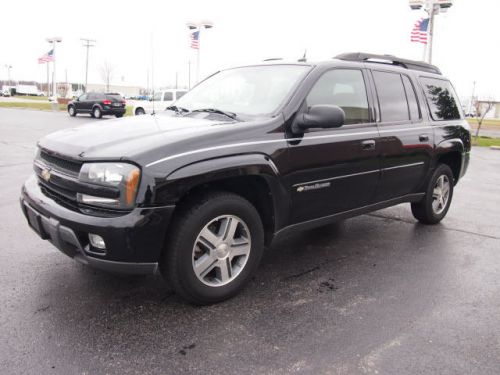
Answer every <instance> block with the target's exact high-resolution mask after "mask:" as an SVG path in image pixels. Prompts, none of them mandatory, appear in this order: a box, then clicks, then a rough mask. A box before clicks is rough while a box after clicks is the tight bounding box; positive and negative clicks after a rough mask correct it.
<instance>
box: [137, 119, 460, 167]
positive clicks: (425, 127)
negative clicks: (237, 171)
mask: <svg viewBox="0 0 500 375" xmlns="http://www.w3.org/2000/svg"><path fill="white" fill-rule="evenodd" d="M443 126H445V125H439V126H434V127H443ZM446 126H450V125H446ZM432 128H433V127H431V126H419V127H408V128H398V129H385V130H384V129H381V130H379V129H377V130H373V131H368V132H355V133H341V134H328V135H317V136H310V137H301V138H282V139H271V140H263V141H254V142H241V143H232V144H228V145H221V146H213V147H207V148H200V149H198V150H193V151H187V152H181V153H180V154H174V155H170V156H167V157H164V158H162V159H158V160H156V161H153V162H151V163H149V164H146V168H148V167H151V166H153V165H156V164H159V163H162V162H164V161H167V160H172V159H176V158H180V157H182V156H188V155H193V154H198V153H200V152H206V151H214V150H223V149H226V148H233V147H242V146H251V145H259V144H268V143H279V142H294V141H301V140H309V139H311V140H312V139H324V138H340V137H350V136H355V135H363V134H380V133H393V132H402V131H414V130H421V129H430V130H432Z"/></svg>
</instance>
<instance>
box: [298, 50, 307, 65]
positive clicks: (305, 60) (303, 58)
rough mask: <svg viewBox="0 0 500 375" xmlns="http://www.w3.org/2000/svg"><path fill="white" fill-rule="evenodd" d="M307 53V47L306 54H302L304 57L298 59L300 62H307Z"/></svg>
mask: <svg viewBox="0 0 500 375" xmlns="http://www.w3.org/2000/svg"><path fill="white" fill-rule="evenodd" d="M306 55H307V48H306V49H305V50H304V56H302V58H300V59H298V60H297V61H298V62H304V63H305V62H307V57H306Z"/></svg>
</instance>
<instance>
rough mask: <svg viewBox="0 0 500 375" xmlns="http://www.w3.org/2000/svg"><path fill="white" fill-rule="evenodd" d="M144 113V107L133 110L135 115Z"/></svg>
mask: <svg viewBox="0 0 500 375" xmlns="http://www.w3.org/2000/svg"><path fill="white" fill-rule="evenodd" d="M145 114H146V111H144V108H137V109H136V110H135V115H136V116H141V115H145Z"/></svg>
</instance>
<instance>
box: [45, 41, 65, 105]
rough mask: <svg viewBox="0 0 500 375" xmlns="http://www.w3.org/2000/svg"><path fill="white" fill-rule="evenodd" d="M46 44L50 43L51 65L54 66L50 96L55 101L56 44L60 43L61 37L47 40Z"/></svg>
mask: <svg viewBox="0 0 500 375" xmlns="http://www.w3.org/2000/svg"><path fill="white" fill-rule="evenodd" d="M47 42H49V43H52V57H53V60H52V62H53V64H54V71H53V72H52V74H53V75H54V78H52V95H53V96H54V100H55V99H57V84H56V43H60V42H62V38H61V37H53V38H47Z"/></svg>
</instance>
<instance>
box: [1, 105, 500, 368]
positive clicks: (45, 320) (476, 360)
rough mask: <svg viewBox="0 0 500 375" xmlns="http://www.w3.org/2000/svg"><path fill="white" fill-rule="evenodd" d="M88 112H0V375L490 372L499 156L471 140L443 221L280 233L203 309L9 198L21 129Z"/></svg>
mask: <svg viewBox="0 0 500 375" xmlns="http://www.w3.org/2000/svg"><path fill="white" fill-rule="evenodd" d="M87 121H107V120H104V119H103V120H94V119H91V118H90V117H86V116H85V117H84V116H82V117H80V116H79V117H77V118H70V117H69V116H68V115H67V114H64V113H52V112H41V111H40V112H38V111H29V110H14V109H0V177H1V181H2V188H1V198H2V199H1V200H0V207H1V209H0V238H1V244H2V245H1V251H0V264H1V267H0V282H1V286H0V300H1V302H2V303H1V305H0V337H1V339H0V372H1V373H3V374H24V373H26V374H52V373H54V374H77V373H78V374H80V373H85V374H104V373H109V374H115V373H116V374H149V373H152V374H156V373H162V374H182V373H203V374H212V373H213V374H219V373H225V374H234V373H239V374H251V373H252V374H282V373H309V374H320V373H325V374H417V373H418V374H482V375H483V374H499V373H500V220H499V219H500V214H499V211H500V152H499V151H493V150H489V149H477V148H476V149H474V150H473V153H472V161H471V166H470V169H469V172H468V174H467V175H466V177H465V178H464V179H463V180H462V181H461V182H460V183H459V185H458V186H457V189H456V190H455V196H454V202H453V203H452V206H451V209H450V211H449V213H448V217H447V218H446V219H445V220H444V221H443V223H442V224H440V225H437V226H433V227H428V226H423V225H419V224H417V223H416V221H415V220H414V219H413V217H412V216H411V213H410V210H409V206H408V205H401V206H397V207H394V208H390V209H385V210H381V211H377V212H375V213H373V214H369V215H364V216H361V217H358V218H354V219H350V220H348V221H345V222H343V223H340V224H336V225H332V226H329V227H326V228H320V229H316V230H312V231H308V232H303V233H295V234H294V235H293V236H290V237H289V238H286V239H283V240H282V241H281V242H279V243H276V244H275V245H274V246H273V247H271V248H270V249H268V251H267V252H266V254H265V256H264V259H263V261H262V264H261V267H260V269H259V271H258V273H257V275H256V277H255V278H254V279H253V280H252V282H251V283H250V285H249V286H248V287H247V288H246V289H245V291H244V292H243V293H241V294H240V295H238V296H237V297H236V298H234V299H232V300H230V301H227V302H225V303H221V304H218V305H214V306H209V307H193V306H190V305H187V304H185V303H184V302H183V301H181V300H180V299H178V298H177V297H176V296H175V295H174V294H173V293H172V292H171V290H170V288H169V287H168V285H166V284H165V283H164V282H163V281H162V279H161V278H160V276H149V277H128V276H116V275H109V274H106V273H103V272H99V271H95V270H92V269H89V268H86V267H84V266H82V265H80V264H77V263H76V262H74V261H72V260H71V259H70V258H68V257H66V256H65V255H63V254H62V253H60V252H59V251H57V250H56V249H55V248H54V247H53V246H52V245H51V244H50V243H48V242H46V241H42V240H40V239H39V238H38V237H37V236H36V235H35V233H34V232H33V231H32V230H31V229H29V227H28V225H27V223H26V222H25V219H24V217H23V216H22V213H21V210H20V208H19V202H18V196H19V191H20V187H21V185H22V182H23V181H24V180H25V179H26V178H27V177H28V175H29V174H30V173H31V160H32V157H33V153H34V149H35V144H36V140H37V139H38V138H40V137H41V136H43V135H44V134H47V133H49V132H51V131H55V130H57V129H62V128H66V127H71V126H73V125H82V124H84V123H85V122H87Z"/></svg>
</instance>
